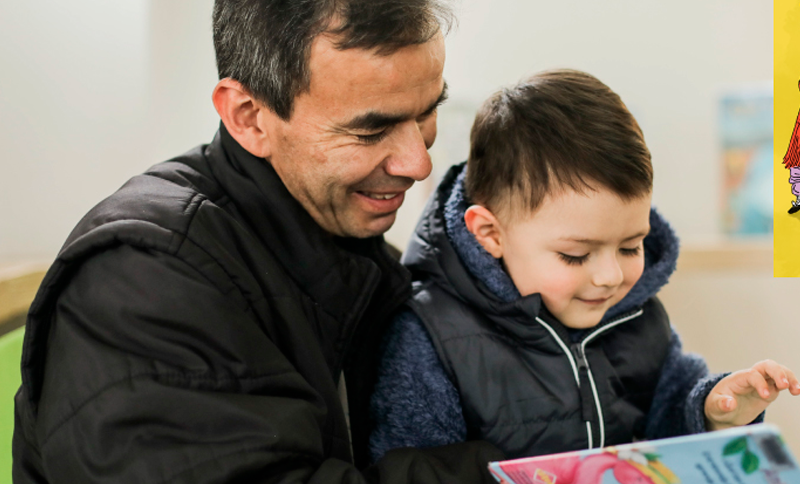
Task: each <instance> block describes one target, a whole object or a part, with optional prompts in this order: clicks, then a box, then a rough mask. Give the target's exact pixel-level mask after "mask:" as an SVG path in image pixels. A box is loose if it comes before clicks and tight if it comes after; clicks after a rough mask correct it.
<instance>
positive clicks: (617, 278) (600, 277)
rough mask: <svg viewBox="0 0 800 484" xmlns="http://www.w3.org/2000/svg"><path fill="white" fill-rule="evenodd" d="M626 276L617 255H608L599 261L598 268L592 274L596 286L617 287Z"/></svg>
mask: <svg viewBox="0 0 800 484" xmlns="http://www.w3.org/2000/svg"><path fill="white" fill-rule="evenodd" d="M624 277H625V276H624V274H623V273H622V267H621V266H620V264H619V261H618V260H617V258H616V256H608V257H603V258H601V260H599V261H598V266H597V270H595V271H594V273H593V274H592V283H593V284H594V285H595V286H603V287H617V286H619V285H620V284H622V280H623V279H624Z"/></svg>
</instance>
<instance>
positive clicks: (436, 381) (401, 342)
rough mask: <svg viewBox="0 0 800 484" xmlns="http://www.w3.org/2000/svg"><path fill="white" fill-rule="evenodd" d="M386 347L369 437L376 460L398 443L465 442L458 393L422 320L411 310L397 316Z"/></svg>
mask: <svg viewBox="0 0 800 484" xmlns="http://www.w3.org/2000/svg"><path fill="white" fill-rule="evenodd" d="M383 345H384V351H383V356H382V359H381V363H380V368H379V370H378V382H377V384H376V386H375V393H374V394H373V396H372V401H371V408H370V411H371V414H372V418H373V421H374V423H375V427H374V430H373V433H372V435H371V437H370V452H371V455H372V458H373V460H374V461H376V460H378V459H379V458H380V457H381V456H383V455H384V454H385V453H386V452H388V451H389V450H391V449H394V448H398V447H417V448H426V447H434V446H440V445H446V444H452V443H456V442H463V441H465V440H466V436H467V426H466V422H465V420H464V416H463V413H462V410H461V400H460V398H459V395H458V391H457V390H456V388H455V386H453V384H452V383H451V382H450V379H449V378H448V377H447V374H446V373H445V370H444V367H443V366H442V364H441V362H440V361H439V357H438V355H437V353H436V349H435V348H434V346H433V342H432V341H431V340H430V337H429V336H428V333H427V331H426V330H425V328H424V327H423V326H422V322H421V321H420V320H419V318H418V317H417V316H416V315H415V314H414V313H413V312H411V311H409V310H406V311H404V312H401V313H400V314H398V315H397V317H396V318H395V320H394V322H393V323H392V326H391V327H390V329H389V331H388V332H387V335H386V337H385V340H384V343H383Z"/></svg>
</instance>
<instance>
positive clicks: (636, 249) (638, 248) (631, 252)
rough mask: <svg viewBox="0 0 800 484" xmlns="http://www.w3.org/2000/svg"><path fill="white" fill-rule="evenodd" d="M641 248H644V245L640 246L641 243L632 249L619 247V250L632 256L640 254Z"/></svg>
mask: <svg viewBox="0 0 800 484" xmlns="http://www.w3.org/2000/svg"><path fill="white" fill-rule="evenodd" d="M641 250H642V247H641V246H639V245H637V246H636V247H634V248H632V249H625V248H621V249H619V251H620V252H621V253H622V255H627V256H631V257H633V256H636V255H639V252H641Z"/></svg>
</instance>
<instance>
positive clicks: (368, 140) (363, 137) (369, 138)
mask: <svg viewBox="0 0 800 484" xmlns="http://www.w3.org/2000/svg"><path fill="white" fill-rule="evenodd" d="M387 134H389V130H388V129H384V130H383V131H380V132H378V133H373V134H359V135H356V138H358V141H360V142H362V143H364V144H366V145H374V144H376V143H380V142H381V141H383V138H385V137H386V135H387Z"/></svg>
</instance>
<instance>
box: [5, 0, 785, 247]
mask: <svg viewBox="0 0 800 484" xmlns="http://www.w3.org/2000/svg"><path fill="white" fill-rule="evenodd" d="M212 4H213V2H212V1H211V0H150V1H145V0H121V1H115V2H106V1H101V0H72V1H70V2H59V1H55V0H46V1H39V2H4V3H3V4H2V5H0V66H1V67H0V145H1V146H2V147H3V154H2V157H1V158H0V204H2V206H3V207H5V209H4V210H2V211H0V258H4V259H8V258H12V257H17V258H18V257H24V256H42V255H44V256H46V257H52V255H54V254H55V252H56V251H57V249H58V247H59V246H60V244H61V242H62V241H63V239H64V238H65V237H66V235H67V234H68V233H69V230H70V229H71V228H72V226H73V225H74V224H75V223H76V222H77V220H78V219H79V218H80V217H81V215H82V214H83V213H84V212H85V211H86V210H88V209H89V208H90V207H91V206H92V205H93V204H94V203H96V202H97V201H98V200H99V199H101V198H102V197H103V196H105V195H107V194H109V193H110V192H112V191H113V190H114V189H115V188H117V187H118V186H119V185H120V184H121V183H123V182H124V181H125V180H126V179H127V178H128V177H130V176H131V175H133V174H135V173H137V172H139V171H141V170H143V169H144V168H146V167H147V166H150V165H151V164H153V163H155V162H157V161H160V160H162V159H165V158H167V157H169V156H173V155H176V154H179V153H181V152H183V151H185V150H187V149H189V148H190V147H192V146H194V145H196V144H199V143H204V142H207V141H209V140H210V139H211V137H212V136H213V132H214V130H215V128H216V126H217V123H218V120H217V117H216V113H215V112H214V110H213V107H212V105H211V101H210V93H211V89H212V88H213V85H214V82H215V78H216V77H215V67H214V58H213V47H212V42H211V28H210V20H209V19H210V14H211V6H212ZM457 10H458V12H459V27H458V28H457V29H456V30H455V31H454V32H452V33H451V34H450V36H449V37H448V39H447V48H448V60H447V64H446V69H445V76H446V78H447V80H448V82H449V84H450V87H451V101H450V103H448V104H447V105H445V106H444V107H443V108H442V110H441V118H442V123H441V125H440V139H439V142H438V143H437V145H436V146H434V148H433V155H434V159H435V163H436V165H437V167H436V172H435V174H437V175H438V174H441V173H442V172H443V171H444V169H445V168H446V167H447V166H448V165H449V164H451V163H454V162H457V161H459V160H461V159H463V158H464V157H465V156H466V152H467V151H466V149H467V136H466V135H467V131H468V128H469V125H470V123H471V120H472V115H473V113H474V109H475V108H476V107H477V106H478V105H479V103H480V102H481V101H482V100H483V99H484V98H485V97H486V96H487V95H488V94H490V93H491V92H493V91H494V90H496V89H497V88H498V87H500V86H501V85H504V84H509V83H513V82H516V81H517V80H519V79H520V78H522V77H523V76H525V75H527V74H531V73H533V72H535V71H537V70H540V69H544V68H551V67H558V66H561V67H574V68H579V69H584V70H587V71H589V72H592V73H593V74H595V75H597V76H598V77H600V79H602V80H604V81H605V82H606V83H608V84H609V85H610V86H611V87H612V88H614V89H615V90H617V91H618V92H619V93H620V94H621V95H622V97H623V99H624V100H625V101H626V102H627V104H628V105H629V107H630V108H631V110H632V111H633V112H634V114H636V115H637V117H638V118H639V121H640V123H641V125H642V127H643V129H644V131H645V137H646V139H647V141H648V144H649V146H650V149H651V151H652V153H653V159H654V163H655V168H656V188H655V202H656V203H657V204H658V205H659V206H660V207H661V208H662V210H663V211H664V213H665V214H666V215H667V217H668V218H669V219H670V220H672V221H673V223H674V225H675V226H676V228H677V229H678V231H679V233H680V235H681V236H682V237H683V239H684V240H691V239H693V238H702V237H705V236H708V235H713V234H716V233H718V231H719V224H718V218H719V216H718V210H719V202H718V200H719V178H720V177H719V174H720V162H719V160H718V154H717V153H718V152H717V139H716V112H717V111H716V109H717V100H716V93H717V92H718V90H719V89H720V88H721V87H722V86H725V85H730V84H737V83H742V82H751V81H763V80H768V79H770V78H771V72H772V56H771V46H772V17H771V16H772V9H771V5H770V3H769V2H763V1H759V0H705V1H702V2H698V1H694V0H673V1H670V2H656V1H652V0H646V1H643V0H608V1H604V2H597V1H593V0H575V1H569V2H550V1H538V2H531V1H521V0H493V1H487V0H463V1H462V2H459V3H458V4H457ZM433 184H434V180H433V179H431V180H430V181H428V182H427V183H423V184H420V186H419V187H418V188H417V189H416V190H415V191H414V192H413V194H412V196H409V197H408V200H407V201H406V205H405V206H404V207H403V209H402V210H401V213H400V217H399V220H398V223H397V224H396V226H395V227H394V228H393V229H392V230H391V231H390V233H389V234H388V238H389V239H390V240H391V241H393V242H394V243H395V244H397V245H398V246H401V247H402V246H404V245H405V241H406V240H407V238H408V235H409V234H410V232H411V230H412V228H413V225H414V222H415V220H416V218H417V215H418V213H419V211H420V210H421V208H422V205H423V202H424V198H425V196H426V195H427V192H428V191H429V190H430V189H431V188H432V187H433ZM413 195H416V199H415V198H414V196H413Z"/></svg>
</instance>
